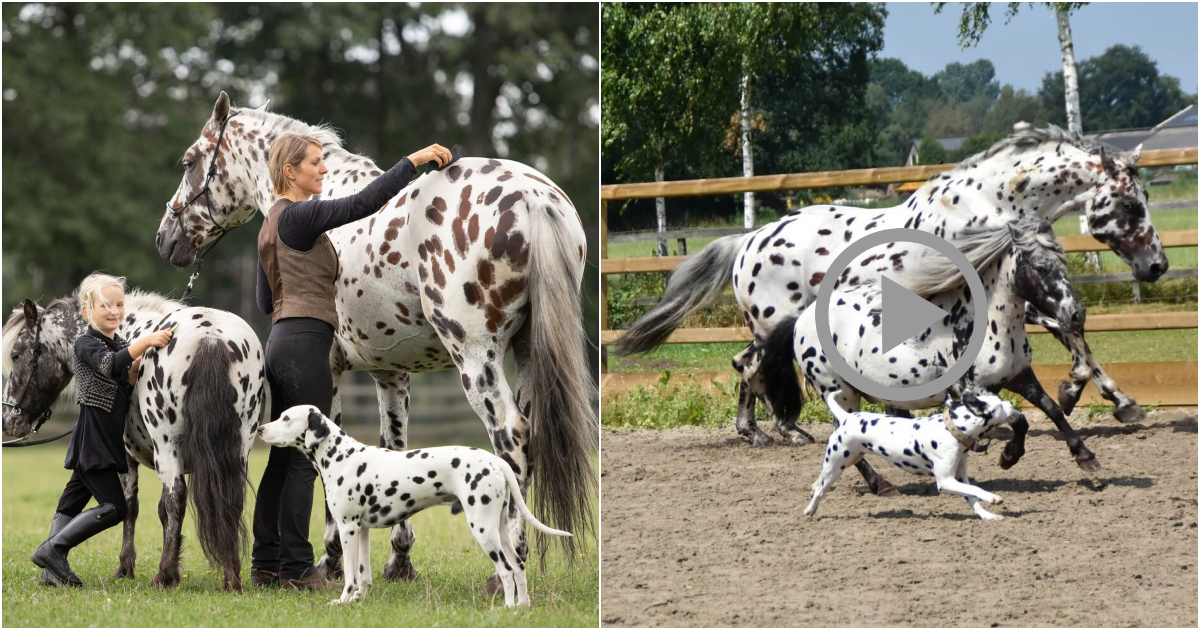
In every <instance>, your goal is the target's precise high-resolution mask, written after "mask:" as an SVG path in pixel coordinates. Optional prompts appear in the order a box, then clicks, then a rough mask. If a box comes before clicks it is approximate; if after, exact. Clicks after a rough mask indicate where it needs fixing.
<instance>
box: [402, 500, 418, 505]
mask: <svg viewBox="0 0 1200 630" xmlns="http://www.w3.org/2000/svg"><path fill="white" fill-rule="evenodd" d="M416 503H417V501H416V499H409V500H408V501H407V502H406V503H405V504H404V507H412V506H414V505H416Z"/></svg>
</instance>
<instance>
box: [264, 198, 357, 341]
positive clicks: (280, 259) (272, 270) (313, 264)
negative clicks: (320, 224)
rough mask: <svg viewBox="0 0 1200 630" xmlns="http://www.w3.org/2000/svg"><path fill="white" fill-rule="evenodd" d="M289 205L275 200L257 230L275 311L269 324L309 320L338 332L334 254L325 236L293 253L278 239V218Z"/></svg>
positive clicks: (283, 201) (335, 253)
mask: <svg viewBox="0 0 1200 630" xmlns="http://www.w3.org/2000/svg"><path fill="white" fill-rule="evenodd" d="M291 203H292V201H291V200H289V199H280V200H279V201H276V202H275V205H273V206H271V209H270V210H268V211H267V218H266V220H265V221H263V224H262V228H260V229H259V231H258V258H259V260H261V261H262V266H263V271H265V272H266V274H267V282H268V283H269V284H270V285H271V300H272V302H273V303H274V309H275V310H274V311H273V312H272V313H271V323H272V324H274V323H275V322H277V321H279V320H281V319H283V318H285V317H312V318H314V319H319V320H321V321H323V322H326V323H328V324H329V325H330V326H333V328H334V330H337V327H338V317H337V307H336V306H335V302H334V296H335V295H336V293H337V288H336V287H335V286H334V281H335V280H336V279H337V276H338V257H337V251H336V250H334V249H333V243H332V242H331V241H330V240H329V236H328V235H326V234H322V235H321V236H319V237H318V238H317V242H316V243H315V244H314V245H313V248H312V249H310V250H308V251H307V252H301V251H296V250H294V249H292V248H291V247H288V246H287V243H284V242H283V241H282V240H281V239H280V238H279V217H280V215H281V214H282V213H283V209H284V208H286V207H287V206H288V205H289V204H291Z"/></svg>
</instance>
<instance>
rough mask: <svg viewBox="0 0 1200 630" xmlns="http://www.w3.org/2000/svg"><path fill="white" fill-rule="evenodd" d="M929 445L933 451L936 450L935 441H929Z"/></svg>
mask: <svg viewBox="0 0 1200 630" xmlns="http://www.w3.org/2000/svg"><path fill="white" fill-rule="evenodd" d="M929 445H930V446H932V447H933V448H934V450H937V441H935V440H930V441H929Z"/></svg>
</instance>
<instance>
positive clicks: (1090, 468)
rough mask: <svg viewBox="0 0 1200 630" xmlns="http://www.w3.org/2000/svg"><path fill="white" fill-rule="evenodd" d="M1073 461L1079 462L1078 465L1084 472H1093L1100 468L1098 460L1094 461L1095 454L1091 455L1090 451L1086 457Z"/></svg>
mask: <svg viewBox="0 0 1200 630" xmlns="http://www.w3.org/2000/svg"><path fill="white" fill-rule="evenodd" d="M1075 463H1076V464H1079V467H1080V468H1082V469H1083V470H1084V472H1090V473H1094V472H1096V471H1097V470H1100V462H1098V461H1096V456H1095V455H1092V454H1091V453H1088V457H1087V458H1086V459H1076V460H1075Z"/></svg>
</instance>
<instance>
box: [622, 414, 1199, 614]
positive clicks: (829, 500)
mask: <svg viewBox="0 0 1200 630" xmlns="http://www.w3.org/2000/svg"><path fill="white" fill-rule="evenodd" d="M1028 416H1029V421H1030V424H1031V427H1032V429H1031V431H1030V434H1029V439H1028V441H1027V442H1026V448H1027V452H1026V454H1025V457H1024V458H1023V459H1022V460H1021V462H1020V463H1018V464H1017V465H1016V466H1015V467H1014V468H1012V469H1010V470H1001V468H1000V466H999V465H998V463H997V462H998V461H999V457H1000V451H1001V448H1002V443H1001V442H999V441H997V442H995V443H993V445H992V447H991V449H990V450H989V452H988V453H986V454H982V453H973V454H972V455H971V467H970V474H971V478H972V480H973V482H974V483H976V484H977V485H979V486H981V487H983V488H985V489H987V490H989V491H991V492H994V493H996V494H999V495H1000V496H1001V497H1002V498H1003V499H1004V503H1003V504H1002V505H998V506H994V509H993V508H989V509H990V510H991V511H993V512H998V513H1000V514H1003V515H1004V516H1006V517H1007V518H1005V519H1004V520H1003V521H999V522H994V523H988V522H984V521H982V520H980V519H978V518H977V517H975V516H974V514H973V513H972V512H971V510H970V508H969V507H968V506H967V503H966V501H965V500H964V499H963V498H961V497H957V496H951V495H939V494H938V493H937V490H936V488H935V486H934V484H933V481H932V480H931V479H929V478H927V477H917V476H914V475H910V474H907V473H904V472H902V471H901V470H899V469H897V468H895V467H893V466H891V465H890V464H886V463H884V462H882V460H880V459H879V458H868V459H869V460H870V461H871V462H872V465H873V466H874V467H875V468H876V470H878V471H879V472H880V473H881V474H883V475H884V476H885V477H886V478H887V479H888V480H889V481H891V482H892V483H894V484H896V485H897V486H898V487H899V489H900V492H901V493H902V496H899V497H892V498H882V497H876V496H873V495H870V494H866V484H865V483H864V482H863V481H862V479H861V477H860V476H859V475H858V473H857V472H856V471H853V470H848V471H847V473H846V474H845V475H843V477H842V478H841V479H840V480H839V481H838V483H837V485H836V487H835V489H834V490H833V491H832V492H830V493H829V494H828V495H826V497H825V498H824V499H823V500H822V501H821V506H820V509H819V510H818V511H817V514H816V516H815V517H813V518H812V519H809V518H807V517H805V516H803V514H802V510H803V509H804V506H805V504H806V503H807V502H808V499H809V492H810V487H811V485H812V482H813V480H814V479H816V476H817V473H818V472H819V470H820V463H821V459H822V457H823V453H824V447H823V441H824V439H825V438H826V437H828V435H829V433H830V429H831V425H825V424H816V425H806V426H804V428H805V430H807V431H809V432H810V433H812V434H813V436H814V437H816V438H817V439H818V440H819V441H821V443H822V445H809V446H803V447H787V446H781V445H779V444H780V442H779V441H778V440H777V441H776V443H775V444H774V445H772V446H770V447H767V448H763V449H752V448H750V446H749V445H748V443H746V442H744V441H742V440H740V439H739V438H737V437H736V436H735V435H734V433H733V428H732V426H728V427H722V428H721V429H694V428H684V429H673V430H666V431H632V432H630V431H625V432H613V431H604V432H603V435H602V440H603V442H602V450H601V470H602V471H603V472H602V475H603V476H602V497H603V498H602V514H603V531H602V547H601V549H602V561H601V583H602V586H603V588H602V591H601V615H600V617H601V625H602V626H606V627H622V626H717V627H720V626H847V625H853V626H888V625H897V626H942V625H945V626H983V627H988V626H1039V625H1052V626H1193V627H1194V626H1196V624H1197V571H1196V562H1197V537H1196V518H1197V503H1196V500H1197V440H1196V411H1195V410H1194V409H1168V410H1159V411H1154V412H1151V413H1150V414H1149V416H1148V417H1147V418H1146V419H1145V420H1143V421H1142V422H1141V423H1139V424H1134V425H1121V424H1119V423H1118V422H1117V421H1116V420H1114V419H1113V418H1111V417H1108V416H1101V417H1097V418H1095V419H1093V420H1092V421H1087V420H1082V419H1080V415H1079V414H1077V415H1076V417H1075V419H1073V424H1074V426H1075V427H1076V428H1077V429H1078V430H1079V431H1080V434H1081V436H1082V437H1083V438H1084V440H1085V442H1086V443H1087V445H1088V447H1089V448H1090V449H1092V451H1093V452H1095V453H1096V457H1097V459H1098V460H1099V461H1100V463H1101V465H1102V466H1103V469H1102V470H1101V471H1100V472H1099V473H1098V474H1097V475H1096V477H1095V478H1093V477H1091V476H1089V475H1087V474H1086V473H1084V472H1083V471H1082V470H1080V469H1079V468H1078V467H1077V466H1076V465H1075V464H1074V462H1073V460H1072V459H1071V457H1070V454H1069V453H1068V451H1067V447H1066V444H1065V443H1064V442H1062V441H1060V440H1059V439H1058V437H1057V436H1058V434H1057V433H1056V432H1054V431H1053V425H1052V424H1051V423H1050V422H1049V421H1048V420H1046V419H1045V418H1044V417H1042V416H1041V415H1040V414H1038V413H1036V412H1033V413H1029V414H1028ZM764 429H765V430H767V431H768V432H769V433H772V435H775V434H774V433H773V432H774V429H773V428H771V427H764ZM997 433H998V434H1000V435H1001V436H1002V437H1005V438H1007V436H1008V435H1010V433H1007V432H1005V433H1001V432H997Z"/></svg>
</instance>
